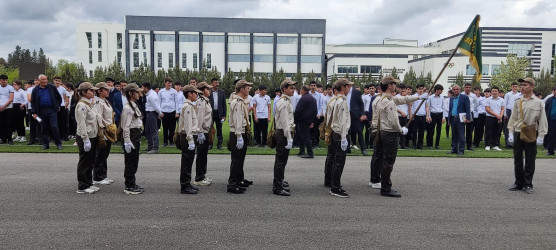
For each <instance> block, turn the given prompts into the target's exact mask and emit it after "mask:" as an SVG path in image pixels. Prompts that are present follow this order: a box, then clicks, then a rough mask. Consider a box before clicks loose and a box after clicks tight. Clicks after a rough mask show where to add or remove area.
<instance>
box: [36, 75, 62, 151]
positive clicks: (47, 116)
mask: <svg viewBox="0 0 556 250" xmlns="http://www.w3.org/2000/svg"><path fill="white" fill-rule="evenodd" d="M39 81H40V84H39V86H38V87H35V88H34V89H33V93H32V94H31V102H32V106H33V109H32V110H31V114H33V119H37V117H40V118H41V133H42V142H43V146H42V149H43V150H46V149H48V148H49V145H48V144H49V143H50V141H49V139H48V138H49V136H52V139H54V142H55V143H56V147H57V148H58V150H62V141H61V140H60V134H59V131H58V110H60V105H61V103H62V96H61V95H60V93H59V92H58V90H57V89H56V86H54V85H53V84H48V78H47V77H46V75H39Z"/></svg>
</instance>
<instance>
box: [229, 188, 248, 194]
mask: <svg viewBox="0 0 556 250" xmlns="http://www.w3.org/2000/svg"><path fill="white" fill-rule="evenodd" d="M227 192H228V193H233V194H243V193H245V190H242V189H241V188H240V187H229V188H228V190H227Z"/></svg>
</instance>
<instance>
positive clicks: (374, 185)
mask: <svg viewBox="0 0 556 250" xmlns="http://www.w3.org/2000/svg"><path fill="white" fill-rule="evenodd" d="M369 186H371V188H374V189H380V188H381V187H382V185H381V184H380V182H378V183H372V182H369Z"/></svg>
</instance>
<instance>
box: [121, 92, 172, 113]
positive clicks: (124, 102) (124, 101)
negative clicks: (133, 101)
mask: <svg viewBox="0 0 556 250" xmlns="http://www.w3.org/2000/svg"><path fill="white" fill-rule="evenodd" d="M126 103H127V97H125V94H122V110H123V106H124V105H125V104H126ZM180 110H181V109H180Z"/></svg>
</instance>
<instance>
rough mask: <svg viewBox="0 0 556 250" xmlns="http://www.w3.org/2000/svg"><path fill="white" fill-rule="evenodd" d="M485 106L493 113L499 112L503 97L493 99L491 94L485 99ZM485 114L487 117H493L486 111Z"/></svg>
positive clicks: (502, 106)
mask: <svg viewBox="0 0 556 250" xmlns="http://www.w3.org/2000/svg"><path fill="white" fill-rule="evenodd" d="M485 107H490V110H492V112H494V113H495V114H500V111H502V109H503V108H504V99H502V98H500V97H498V98H496V99H494V98H492V96H491V97H489V98H488V99H487V101H486V104H485ZM486 115H487V116H489V117H495V116H493V115H491V114H490V113H488V112H487V113H486Z"/></svg>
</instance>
